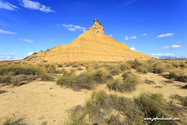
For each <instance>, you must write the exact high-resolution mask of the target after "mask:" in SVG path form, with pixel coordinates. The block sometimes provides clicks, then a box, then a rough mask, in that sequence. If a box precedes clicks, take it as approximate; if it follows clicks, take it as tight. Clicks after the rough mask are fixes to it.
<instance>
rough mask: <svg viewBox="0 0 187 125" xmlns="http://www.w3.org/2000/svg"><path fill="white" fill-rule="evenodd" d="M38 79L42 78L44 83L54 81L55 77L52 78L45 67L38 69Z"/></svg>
mask: <svg viewBox="0 0 187 125" xmlns="http://www.w3.org/2000/svg"><path fill="white" fill-rule="evenodd" d="M37 77H39V78H41V80H42V81H53V80H54V79H53V77H52V76H50V75H49V74H48V73H47V71H46V69H45V68H43V67H40V68H38V70H37Z"/></svg>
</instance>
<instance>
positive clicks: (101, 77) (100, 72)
mask: <svg viewBox="0 0 187 125" xmlns="http://www.w3.org/2000/svg"><path fill="white" fill-rule="evenodd" d="M108 76H109V73H108V72H107V70H106V69H105V68H99V69H97V70H95V71H94V73H93V80H94V81H95V82H96V83H105V82H106V81H107V80H108Z"/></svg>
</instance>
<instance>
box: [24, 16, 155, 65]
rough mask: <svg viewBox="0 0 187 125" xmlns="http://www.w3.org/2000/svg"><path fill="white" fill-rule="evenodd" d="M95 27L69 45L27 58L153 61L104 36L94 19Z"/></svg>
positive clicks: (30, 59)
mask: <svg viewBox="0 0 187 125" xmlns="http://www.w3.org/2000/svg"><path fill="white" fill-rule="evenodd" d="M94 22H95V23H94V25H93V26H92V27H90V28H89V29H87V31H85V32H84V33H82V34H81V35H80V36H78V37H77V38H76V39H75V40H73V41H72V42H71V43H69V44H67V45H60V46H55V47H53V48H51V49H48V50H47V51H45V52H44V51H40V52H38V53H37V54H36V53H35V54H33V55H32V56H30V57H28V58H26V60H28V61H35V62H39V61H42V60H47V61H48V62H72V61H125V60H129V59H151V58H152V57H150V56H148V55H146V54H144V53H140V52H134V51H132V50H131V49H129V48H128V47H127V45H126V44H125V43H120V42H117V41H116V40H114V39H113V38H112V37H110V36H107V35H105V34H104V29H103V27H102V26H101V23H100V22H99V21H98V20H96V19H94Z"/></svg>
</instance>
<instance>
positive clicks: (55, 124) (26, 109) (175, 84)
mask: <svg viewBox="0 0 187 125" xmlns="http://www.w3.org/2000/svg"><path fill="white" fill-rule="evenodd" d="M0 102H1V103H0V114H1V115H0V123H1V124H2V125H10V124H13V123H16V122H17V124H16V125H18V123H20V124H19V125H22V124H27V125H64V124H65V125H84V124H85V125H86V124H89V125H93V124H95V125H96V124H97V125H101V124H103V125H114V124H116V125H123V124H129V125H131V124H160V125H161V124H168V125H169V124H180V125H186V124H187V60H158V59H154V60H153V59H152V60H144V61H140V60H132V61H124V62H123V61H121V62H93V61H92V62H67V63H47V62H43V63H32V64H31V63H29V62H25V63H22V62H20V61H2V62H0ZM156 117H158V118H162V117H165V118H170V117H172V118H179V119H178V120H168V121H167V120H165V121H161V120H160V121H159V120H157V121H152V122H151V121H146V120H144V118H156ZM22 118H23V119H22Z"/></svg>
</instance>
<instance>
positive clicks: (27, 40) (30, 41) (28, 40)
mask: <svg viewBox="0 0 187 125" xmlns="http://www.w3.org/2000/svg"><path fill="white" fill-rule="evenodd" d="M20 40H22V41H25V42H29V43H33V41H32V40H30V39H20Z"/></svg>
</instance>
